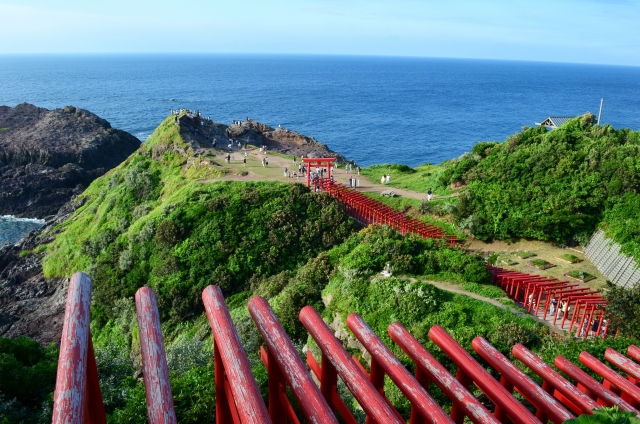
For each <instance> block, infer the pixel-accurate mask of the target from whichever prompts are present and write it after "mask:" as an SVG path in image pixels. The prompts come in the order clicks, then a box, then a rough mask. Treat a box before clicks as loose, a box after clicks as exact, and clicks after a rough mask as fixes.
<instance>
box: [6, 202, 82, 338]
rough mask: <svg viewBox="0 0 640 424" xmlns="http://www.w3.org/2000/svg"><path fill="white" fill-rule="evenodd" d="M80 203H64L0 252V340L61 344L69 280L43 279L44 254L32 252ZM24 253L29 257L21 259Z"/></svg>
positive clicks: (52, 235) (51, 237) (48, 239)
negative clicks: (21, 237) (38, 225)
mask: <svg viewBox="0 0 640 424" xmlns="http://www.w3.org/2000/svg"><path fill="white" fill-rule="evenodd" d="M83 203H84V201H83V200H82V201H74V200H72V201H70V202H68V203H66V204H65V205H63V206H62V207H61V208H60V209H59V211H58V214H57V215H55V216H52V217H49V219H47V221H46V223H45V225H44V226H43V227H42V228H40V229H38V230H35V231H32V232H30V233H29V234H28V235H27V236H26V237H25V238H24V239H23V240H22V241H20V242H19V243H17V244H15V245H7V246H4V247H2V248H0V337H11V338H14V337H19V336H27V337H31V338H34V339H36V340H38V341H39V342H40V343H42V344H43V345H44V344H49V343H52V342H53V343H60V337H61V336H62V323H63V319H64V309H65V304H66V299H67V289H68V279H67V278H45V277H44V275H43V273H42V260H43V258H44V256H45V253H44V252H41V253H36V252H34V251H33V250H34V249H35V248H36V247H37V246H38V245H40V244H44V243H50V242H51V241H53V238H54V235H55V234H54V231H56V230H53V227H54V226H55V225H57V224H59V223H61V222H63V221H65V220H66V219H68V218H70V217H71V215H73V213H74V212H75V211H76V209H78V208H79V207H80V206H82V204H83ZM25 251H29V252H30V253H28V254H27V255H26V256H25V255H22V257H21V255H20V253H21V252H25Z"/></svg>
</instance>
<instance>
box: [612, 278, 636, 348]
mask: <svg viewBox="0 0 640 424" xmlns="http://www.w3.org/2000/svg"><path fill="white" fill-rule="evenodd" d="M604 298H605V299H606V300H607V306H606V308H605V316H606V318H607V319H608V320H609V328H610V329H618V330H620V332H621V333H622V334H623V335H624V336H625V337H632V338H635V339H637V338H640V307H639V305H640V284H636V285H635V286H634V287H632V288H624V287H619V286H616V285H615V284H612V283H609V284H608V289H607V291H606V293H605V294H604Z"/></svg>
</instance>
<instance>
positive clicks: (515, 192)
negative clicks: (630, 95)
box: [362, 114, 640, 259]
mask: <svg viewBox="0 0 640 424" xmlns="http://www.w3.org/2000/svg"><path fill="white" fill-rule="evenodd" d="M362 173H363V174H364V175H365V176H368V177H369V178H372V179H379V178H380V175H382V174H383V173H390V174H391V176H392V177H391V183H390V185H391V186H392V187H399V188H408V189H413V190H416V191H420V192H423V193H426V191H427V189H429V188H433V191H434V193H436V194H437V195H439V196H443V195H447V194H450V193H451V192H452V191H451V186H452V184H453V185H455V186H458V187H461V188H460V189H459V190H456V191H455V192H454V193H456V194H455V195H454V196H453V197H450V198H446V199H441V200H437V199H438V197H436V202H432V204H431V205H430V208H431V209H432V210H431V211H430V212H432V213H435V214H438V215H440V214H442V215H444V214H446V213H451V214H452V215H453V217H454V219H455V222H456V225H457V228H458V229H459V230H467V231H469V232H470V233H471V234H473V235H474V236H475V237H477V238H478V239H481V240H490V239H499V240H510V239H516V238H528V239H536V240H544V241H552V242H556V243H560V244H567V243H569V244H570V243H574V242H579V243H585V242H586V241H587V240H588V239H589V237H590V236H591V234H592V233H593V231H594V230H595V229H596V228H598V227H599V228H602V229H604V231H605V232H606V233H607V235H608V236H609V237H611V238H613V239H614V240H615V241H616V242H618V243H620V244H621V245H622V250H623V252H625V253H627V254H628V255H631V256H633V257H635V258H636V259H640V214H639V213H638V210H640V132H638V131H630V130H629V129H622V130H616V129H614V128H612V127H611V126H609V125H604V126H598V125H595V124H594V116H593V115H592V114H585V115H583V116H580V117H577V118H574V119H571V120H569V121H568V122H566V123H565V124H564V125H562V126H561V127H560V128H558V129H555V130H553V131H548V130H547V129H546V128H544V127H536V128H525V129H523V131H522V132H519V133H517V134H515V135H513V136H511V137H509V138H508V139H507V140H506V141H505V142H503V143H498V142H480V143H478V144H476V145H475V146H474V147H473V149H472V151H471V152H470V153H467V154H465V155H463V156H461V157H459V158H457V159H454V160H451V161H446V162H443V163H442V164H440V165H430V164H425V165H421V166H419V167H417V168H415V169H414V168H410V167H408V166H406V165H373V166H371V167H369V168H367V169H364V170H363V171H362ZM457 194H459V197H455V196H457ZM438 202H440V203H438Z"/></svg>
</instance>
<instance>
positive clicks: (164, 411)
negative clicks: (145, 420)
mask: <svg viewBox="0 0 640 424" xmlns="http://www.w3.org/2000/svg"><path fill="white" fill-rule="evenodd" d="M136 310H137V312H138V331H139V333H140V353H141V354H142V371H143V375H144V389H145V393H146V397H147V415H148V417H149V422H151V423H158V424H176V423H177V419H176V413H175V410H174V408H173V396H172V395H171V384H170V381H169V368H168V367H167V356H166V354H165V350H164V341H163V339H162V328H161V326H160V314H159V313H158V304H157V301H156V295H155V293H154V292H153V290H152V289H151V288H149V287H142V288H140V289H138V291H137V292H136Z"/></svg>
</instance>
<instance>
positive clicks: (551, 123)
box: [536, 116, 575, 129]
mask: <svg viewBox="0 0 640 424" xmlns="http://www.w3.org/2000/svg"><path fill="white" fill-rule="evenodd" d="M573 118H575V116H549V117H547V118H546V119H544V120H543V121H542V122H536V125H538V126H545V127H547V128H551V129H556V128H558V127H559V126H560V125H562V124H564V123H565V122H567V121H568V120H569V119H573Z"/></svg>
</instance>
